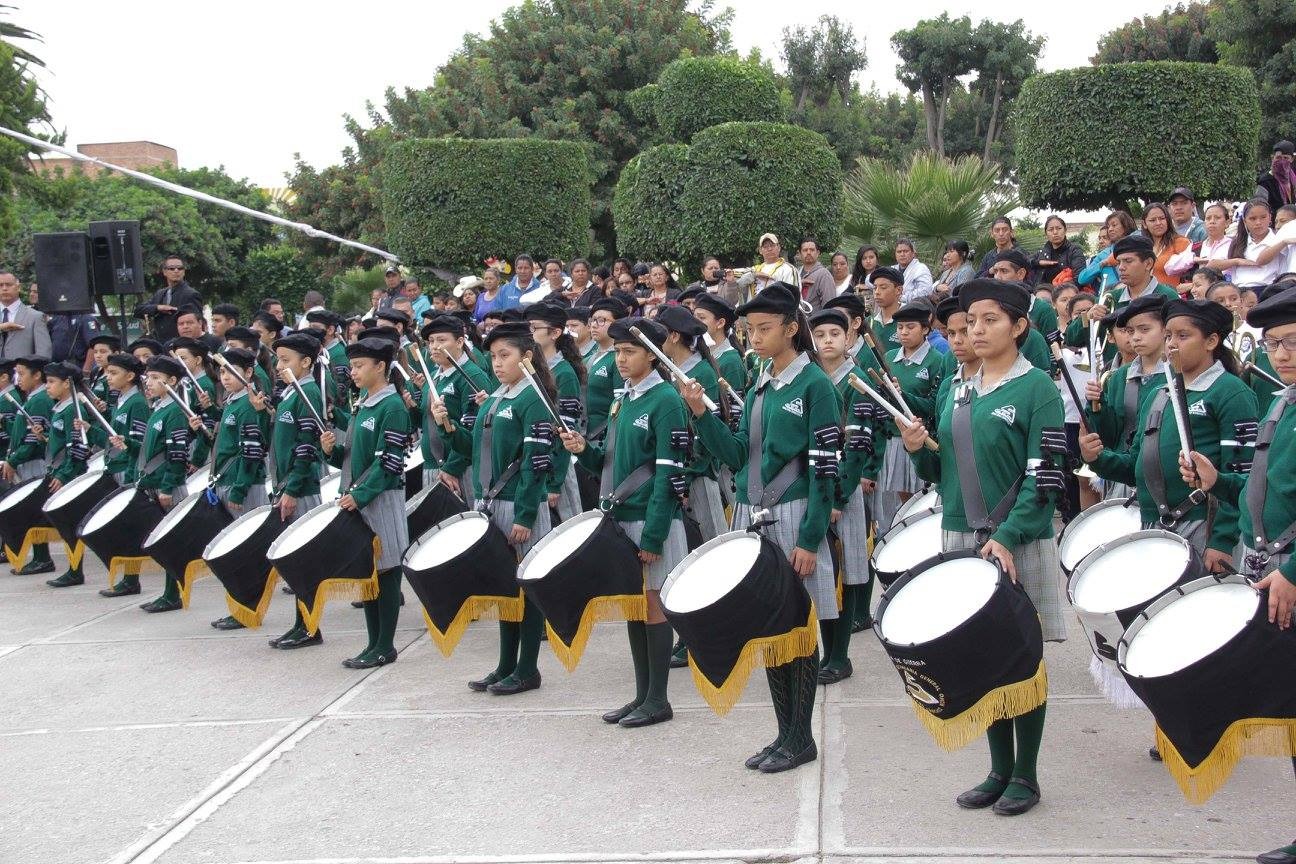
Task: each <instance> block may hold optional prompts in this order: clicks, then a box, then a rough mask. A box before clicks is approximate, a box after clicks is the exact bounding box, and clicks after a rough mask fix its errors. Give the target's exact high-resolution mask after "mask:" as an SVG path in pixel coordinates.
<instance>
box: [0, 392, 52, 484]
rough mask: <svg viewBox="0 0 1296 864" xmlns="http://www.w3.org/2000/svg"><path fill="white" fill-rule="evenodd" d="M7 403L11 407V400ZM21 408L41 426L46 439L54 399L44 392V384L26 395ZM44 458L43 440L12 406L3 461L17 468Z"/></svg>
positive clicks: (48, 432)
mask: <svg viewBox="0 0 1296 864" xmlns="http://www.w3.org/2000/svg"><path fill="white" fill-rule="evenodd" d="M5 401H6V402H8V401H9V400H8V399H6V400H5ZM20 401H21V400H20ZM9 405H10V407H13V403H12V402H9ZM23 410H24V411H26V412H27V413H28V414H29V415H31V418H32V419H33V420H35V421H36V423H37V424H38V425H39V426H40V427H41V434H42V435H44V436H45V437H46V438H47V439H48V438H49V434H50V428H49V427H50V417H51V416H53V414H54V400H53V399H51V398H50V397H49V394H48V393H46V392H45V387H44V386H42V387H41V388H40V389H39V390H37V391H36V392H35V393H32V394H31V395H30V396H28V397H27V399H26V401H24V402H23ZM44 458H45V442H43V441H41V440H40V439H39V438H37V437H36V433H34V432H32V431H31V429H30V428H29V427H28V425H27V418H26V417H24V416H23V415H22V414H21V413H20V412H19V411H18V409H17V408H14V419H13V425H12V426H10V428H9V455H7V456H6V457H5V461H6V462H8V463H9V464H10V465H11V466H12V467H14V468H17V467H18V466H19V465H25V464H26V463H28V462H33V461H35V460H37V459H44Z"/></svg>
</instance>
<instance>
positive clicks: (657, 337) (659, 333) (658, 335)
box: [608, 318, 670, 348]
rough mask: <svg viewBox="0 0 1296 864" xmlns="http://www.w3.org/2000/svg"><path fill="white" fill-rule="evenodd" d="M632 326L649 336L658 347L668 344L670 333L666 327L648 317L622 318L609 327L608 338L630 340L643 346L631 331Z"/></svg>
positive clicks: (621, 340) (619, 340)
mask: <svg viewBox="0 0 1296 864" xmlns="http://www.w3.org/2000/svg"><path fill="white" fill-rule="evenodd" d="M631 327H633V328H635V329H636V330H638V331H639V332H640V333H642V334H643V335H645V336H647V337H648V341H649V342H651V343H653V344H654V345H656V346H657V347H658V348H660V347H661V346H663V345H665V344H666V337H667V336H669V335H670V334H669V333H668V332H667V330H666V328H665V327H663V326H662V325H661V324H658V323H657V322H656V321H652V320H650V319H648V318H621V319H619V320H617V321H613V322H612V326H610V327H608V338H609V339H611V340H612V341H613V342H630V343H631V344H634V345H638V346H640V347H643V343H642V342H640V341H639V337H638V336H636V335H634V334H633V333H631V332H630V328H631Z"/></svg>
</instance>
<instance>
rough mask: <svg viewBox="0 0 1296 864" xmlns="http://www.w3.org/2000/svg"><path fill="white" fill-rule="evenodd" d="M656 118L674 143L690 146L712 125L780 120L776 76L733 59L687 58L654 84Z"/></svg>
mask: <svg viewBox="0 0 1296 864" xmlns="http://www.w3.org/2000/svg"><path fill="white" fill-rule="evenodd" d="M649 87H650V88H652V89H651V90H649V92H650V93H651V94H652V102H653V105H652V108H653V116H654V117H655V118H656V120H657V123H658V124H659V125H660V126H661V132H662V134H664V135H665V136H666V139H667V140H668V141H680V142H687V141H688V140H689V139H691V138H692V137H693V136H694V135H696V134H697V133H698V132H700V131H702V130H703V129H706V128H707V127H708V126H715V125H717V124H719V123H729V122H733V121H742V120H752V121H756V120H765V121H780V120H782V119H783V106H782V104H781V102H780V95H781V94H780V93H779V86H778V83H777V82H776V81H775V79H774V73H773V72H771V71H770V70H769V69H768V68H767V67H765V66H763V65H761V64H759V63H748V62H746V61H743V60H738V59H736V58H733V57H683V58H681V59H679V60H676V61H675V62H674V63H671V64H670V65H669V66H667V67H666V68H665V69H664V70H662V74H661V77H660V78H659V79H657V83H656V84H651V85H649Z"/></svg>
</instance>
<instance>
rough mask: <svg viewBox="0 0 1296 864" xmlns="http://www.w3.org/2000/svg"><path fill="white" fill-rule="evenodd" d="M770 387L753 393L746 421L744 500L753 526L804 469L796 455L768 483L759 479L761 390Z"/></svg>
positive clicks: (762, 423)
mask: <svg viewBox="0 0 1296 864" xmlns="http://www.w3.org/2000/svg"><path fill="white" fill-rule="evenodd" d="M769 386H770V385H769V384H768V383H766V384H765V386H764V387H761V388H760V389H759V390H757V391H756V397H755V398H754V399H752V407H751V414H750V416H749V417H748V419H747V428H748V429H749V430H751V431H750V434H749V435H748V439H747V501H748V502H749V503H750V505H751V513H752V522H753V524H755V523H758V522H761V521H762V520H763V519H764V511H768V510H769V508H771V507H773V506H774V505H775V504H777V503H779V500H780V499H782V497H783V493H784V492H786V491H787V490H788V489H789V488H791V486H792V484H793V483H795V482H796V481H797V480H798V479H800V477H801V475H802V474H804V473H805V470H806V460H805V457H804V456H800V457H798V458H796V459H793V460H792V461H791V462H788V463H787V464H786V465H784V466H783V467H782V468H780V469H779V471H778V473H777V474H775V475H774V478H773V479H772V480H770V482H769V483H768V484H766V483H764V482H762V480H761V457H762V456H763V455H764V448H763V447H762V445H763V443H764V440H765V410H764V409H765V391H766V389H767V388H768V387H769Z"/></svg>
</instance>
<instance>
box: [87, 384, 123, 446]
mask: <svg viewBox="0 0 1296 864" xmlns="http://www.w3.org/2000/svg"><path fill="white" fill-rule="evenodd" d="M77 398H79V399H80V400H81V402H82V403H84V405H85V406H86V407H87V408H89V409H90V413H91V414H93V415H94V419H95V421H96V422H97V423H98V424H99V425H100V426H102V427H103V428H104V431H105V432H107V433H108V437H109V438H113V437H115V436H116V435H117V430H116V429H114V428H113V427H112V424H111V423H109V422H108V420H107V419H106V418H105V417H104V416H103V415H102V414H100V413H99V409H98V408H96V407H95V404H94V400H92V399H90V397H88V396H86V394H84V393H78V394H77Z"/></svg>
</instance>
